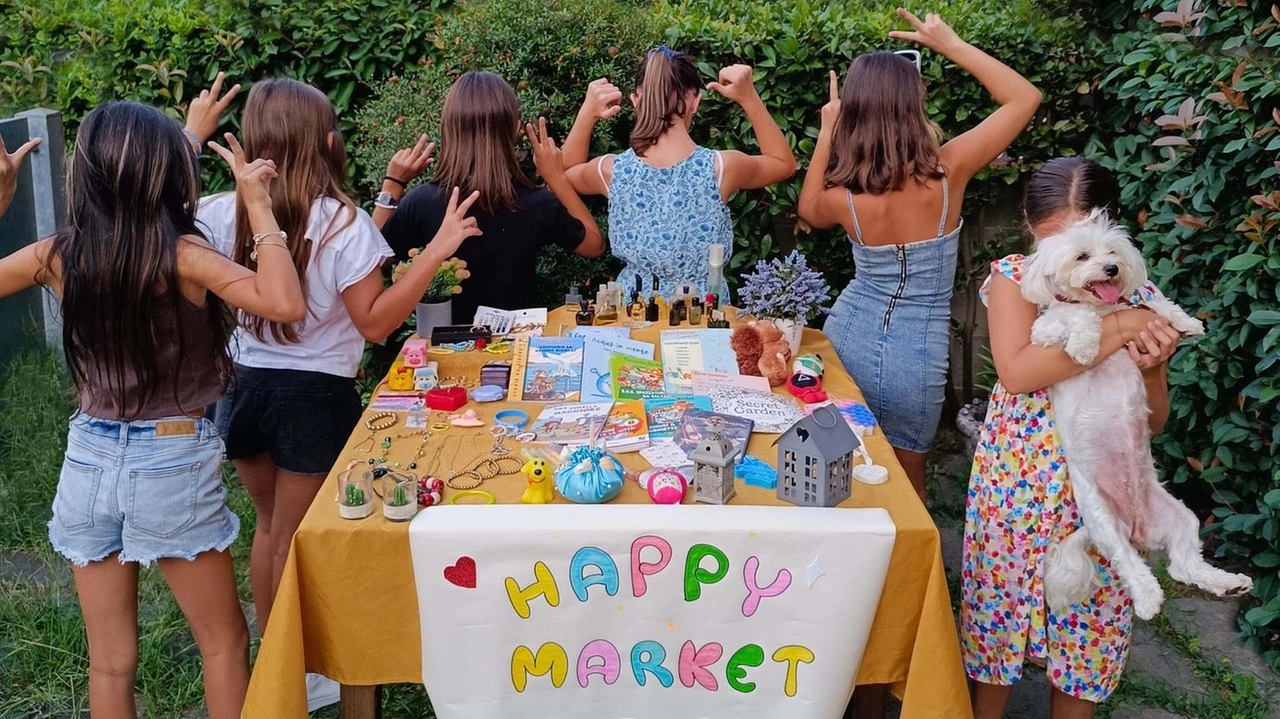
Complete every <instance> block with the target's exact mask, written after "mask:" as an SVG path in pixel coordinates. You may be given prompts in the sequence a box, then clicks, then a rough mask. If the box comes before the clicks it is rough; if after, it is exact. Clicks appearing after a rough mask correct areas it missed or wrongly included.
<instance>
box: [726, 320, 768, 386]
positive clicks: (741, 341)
mask: <svg viewBox="0 0 1280 719" xmlns="http://www.w3.org/2000/svg"><path fill="white" fill-rule="evenodd" d="M729 346H730V347H732V348H733V354H734V355H736V356H737V358H738V373H739V374H745V375H752V376H755V377H759V376H760V354H761V353H762V352H763V351H764V341H763V340H761V339H760V332H759V331H758V330H757V329H756V323H755V322H748V323H747V324H745V325H738V326H737V327H735V328H734V329H733V334H732V335H730V336H729Z"/></svg>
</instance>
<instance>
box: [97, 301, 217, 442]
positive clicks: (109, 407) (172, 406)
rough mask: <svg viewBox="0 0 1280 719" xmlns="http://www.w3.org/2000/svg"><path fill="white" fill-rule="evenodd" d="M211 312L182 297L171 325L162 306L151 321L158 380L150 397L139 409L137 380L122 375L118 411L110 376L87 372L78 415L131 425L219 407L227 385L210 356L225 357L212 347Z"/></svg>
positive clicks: (130, 374) (170, 316)
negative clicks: (180, 344)
mask: <svg viewBox="0 0 1280 719" xmlns="http://www.w3.org/2000/svg"><path fill="white" fill-rule="evenodd" d="M162 304H165V303H162ZM212 311H213V309H212V308H210V307H209V305H208V304H206V305H204V306H197V305H195V304H192V303H191V301H190V300H188V299H187V298H186V297H185V296H184V297H183V298H182V301H181V303H180V304H179V309H178V313H177V314H178V317H177V322H175V321H174V312H173V310H172V309H170V308H169V306H168V305H167V304H165V306H164V307H163V309H161V310H160V311H159V312H158V313H157V316H156V325H155V327H156V335H157V337H158V338H159V340H160V344H159V346H158V347H157V348H156V352H157V354H158V356H157V357H156V365H157V367H158V370H159V374H158V376H157V380H158V383H157V386H156V391H155V393H154V394H152V396H151V398H150V399H149V400H147V401H146V402H145V403H143V404H142V405H141V406H139V400H140V399H142V397H141V392H140V389H139V387H138V380H137V377H136V376H135V375H134V373H133V372H132V371H130V370H128V369H126V370H125V371H124V374H123V380H124V384H125V387H124V390H125V391H124V399H125V400H126V401H125V404H124V406H123V407H120V406H117V404H118V397H119V395H120V393H119V392H118V391H117V388H116V387H114V386H113V383H114V382H115V381H116V377H115V373H114V372H105V373H103V372H98V371H97V368H96V367H92V366H91V367H90V368H89V372H88V374H89V378H88V382H87V384H86V386H85V387H84V389H83V390H81V392H80V411H81V412H84V413H85V414H87V415H89V416H91V417H97V418H98V419H108V420H115V421H120V422H132V421H135V420H147V419H161V418H163V417H178V416H182V415H196V414H199V413H201V412H202V411H203V410H204V409H205V408H206V407H208V406H209V405H211V404H213V403H214V402H216V401H218V398H219V397H221V396H222V393H223V391H224V390H225V389H226V385H225V382H224V381H223V379H222V377H221V376H220V375H219V374H218V368H217V365H216V363H215V362H214V357H215V355H214V353H215V352H225V351H226V348H224V347H215V346H214V337H213V332H211V331H210V330H209V314H208V313H209V312H212ZM179 322H180V323H181V326H182V328H183V331H184V336H183V339H184V340H185V347H183V348H182V349H183V350H184V354H185V361H182V358H180V357H179V356H178V323H179Z"/></svg>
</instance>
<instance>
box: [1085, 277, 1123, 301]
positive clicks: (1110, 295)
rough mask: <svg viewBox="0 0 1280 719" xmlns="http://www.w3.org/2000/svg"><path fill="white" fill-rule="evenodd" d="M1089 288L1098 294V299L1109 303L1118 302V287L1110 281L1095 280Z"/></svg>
mask: <svg viewBox="0 0 1280 719" xmlns="http://www.w3.org/2000/svg"><path fill="white" fill-rule="evenodd" d="M1089 289H1090V290H1091V291H1092V292H1093V294H1095V295H1097V296H1098V299H1100V300H1102V301H1103V302H1106V303H1107V304H1109V305H1114V304H1117V303H1119V302H1120V288H1119V287H1116V286H1115V285H1114V284H1112V283H1110V282H1095V283H1093V285H1091V286H1090V287H1089Z"/></svg>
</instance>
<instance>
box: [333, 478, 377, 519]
mask: <svg viewBox="0 0 1280 719" xmlns="http://www.w3.org/2000/svg"><path fill="white" fill-rule="evenodd" d="M338 513H339V514H340V515H341V516H342V518H343V519H364V518H365V517H367V516H369V515H370V514H372V513H373V474H372V473H371V472H367V471H362V470H359V469H349V470H347V471H346V472H343V473H342V474H341V475H339V477H338Z"/></svg>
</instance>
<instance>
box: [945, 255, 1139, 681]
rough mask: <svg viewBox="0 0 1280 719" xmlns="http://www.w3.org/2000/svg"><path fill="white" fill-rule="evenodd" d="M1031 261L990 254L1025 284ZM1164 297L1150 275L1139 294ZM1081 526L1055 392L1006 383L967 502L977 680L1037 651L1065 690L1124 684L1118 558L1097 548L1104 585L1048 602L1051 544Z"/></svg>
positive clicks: (1008, 674) (995, 677)
mask: <svg viewBox="0 0 1280 719" xmlns="http://www.w3.org/2000/svg"><path fill="white" fill-rule="evenodd" d="M1024 259H1025V258H1024V257H1023V256H1022V255H1010V256H1009V257H1006V258H1004V259H1002V260H998V261H996V262H993V263H992V273H993V274H994V273H996V272H999V273H1000V274H1003V275H1004V276H1005V277H1008V278H1009V279H1011V280H1013V281H1014V282H1017V283H1019V284H1021V282H1022V265H1023V261H1024ZM982 295H983V297H982V299H983V301H984V302H985V301H986V299H987V298H986V288H985V287H984V288H983V293H982ZM1157 295H1158V290H1156V289H1155V288H1154V287H1152V286H1151V285H1149V284H1148V285H1146V286H1144V287H1143V288H1142V289H1140V290H1138V291H1137V292H1135V293H1134V295H1133V296H1132V297H1131V298H1130V302H1131V303H1132V304H1134V305H1135V306H1136V305H1140V304H1142V303H1144V302H1146V301H1149V300H1150V299H1151V298H1152V297H1154V296H1157ZM1079 526H1080V516H1079V514H1078V512H1077V510H1076V503H1075V500H1074V499H1073V498H1072V496H1071V484H1070V482H1069V480H1068V477H1067V463H1066V457H1065V456H1064V455H1063V451H1062V446H1061V444H1059V442H1058V436H1057V433H1056V432H1055V430H1054V425H1053V413H1052V410H1051V408H1050V406H1049V393H1048V391H1047V390H1044V389H1042V390H1037V391H1035V392H1031V393H1029V394H1018V395H1015V394H1011V393H1009V392H1007V391H1005V389H1004V387H1002V386H1000V385H999V384H998V383H997V384H996V386H995V388H994V389H993V390H992V392H991V404H990V406H989V407H988V409H987V417H986V422H985V424H984V426H983V431H982V436H981V437H980V440H979V443H978V449H977V452H976V453H975V455H974V458H973V470H972V472H971V475H970V479H969V495H968V499H967V501H966V503H965V529H964V565H963V573H962V576H961V598H962V602H961V607H960V635H961V643H962V649H963V653H964V665H965V672H966V673H967V674H968V675H969V677H970V678H972V679H974V680H976V681H979V682H983V683H986V684H997V685H1009V684H1012V683H1014V682H1016V681H1017V680H1018V679H1019V678H1021V677H1022V668H1023V665H1024V664H1025V662H1027V661H1029V660H1030V661H1034V662H1035V663H1037V664H1043V665H1045V667H1046V671H1047V672H1048V675H1049V681H1050V682H1051V683H1052V684H1053V686H1054V687H1056V688H1057V689H1059V690H1060V691H1062V692H1063V693H1064V694H1067V695H1068V696H1072V697H1076V698H1078V699H1084V700H1087V701H1091V702H1102V701H1104V700H1106V698H1107V697H1108V696H1110V695H1111V693H1112V692H1113V691H1115V688H1116V686H1117V685H1118V684H1119V683H1120V674H1121V672H1122V671H1123V669H1124V663H1125V659H1126V658H1127V656H1128V654H1129V633H1130V631H1131V629H1132V627H1133V603H1132V602H1131V601H1130V600H1129V596H1128V593H1127V592H1126V591H1125V590H1124V589H1123V588H1122V587H1121V586H1120V580H1119V577H1118V576H1117V575H1116V573H1115V571H1114V570H1113V569H1112V568H1111V566H1110V564H1109V563H1108V562H1107V561H1106V560H1105V559H1103V558H1101V557H1099V556H1097V555H1095V558H1096V560H1097V565H1098V566H1097V569H1098V590H1097V592H1096V593H1095V594H1094V595H1093V596H1092V597H1091V598H1089V599H1088V600H1087V601H1085V602H1083V603H1081V604H1077V605H1074V606H1072V607H1071V608H1070V610H1069V611H1065V612H1055V611H1053V610H1050V609H1048V607H1047V606H1046V605H1045V601H1044V587H1043V575H1042V571H1043V562H1044V558H1045V551H1046V550H1047V549H1048V548H1049V547H1050V546H1051V545H1052V544H1053V543H1055V542H1059V541H1061V540H1063V539H1064V538H1066V537H1067V536H1068V535H1070V534H1071V533H1072V532H1073V531H1075V529H1076V528H1077V527H1079Z"/></svg>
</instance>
